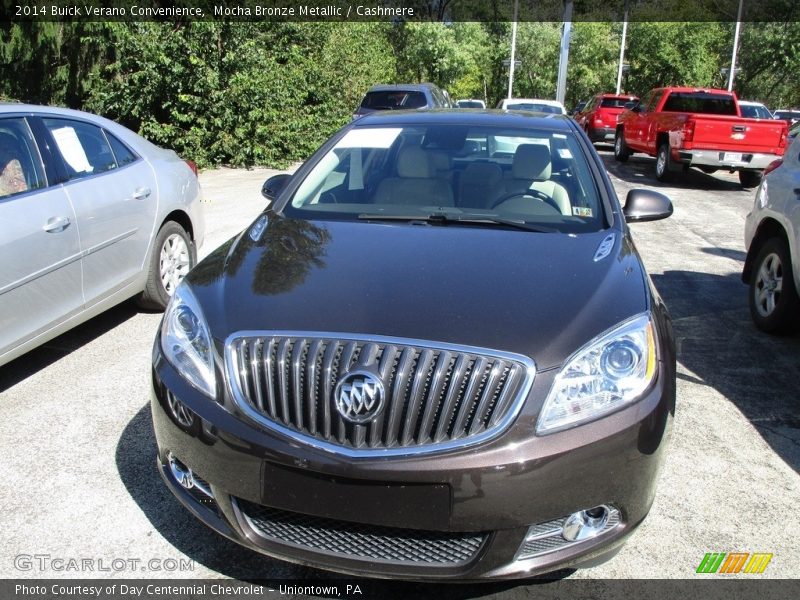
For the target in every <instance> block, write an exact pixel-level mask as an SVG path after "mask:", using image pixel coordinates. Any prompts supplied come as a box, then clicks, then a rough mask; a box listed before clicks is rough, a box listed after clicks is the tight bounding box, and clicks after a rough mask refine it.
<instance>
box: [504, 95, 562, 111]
mask: <svg viewBox="0 0 800 600" xmlns="http://www.w3.org/2000/svg"><path fill="white" fill-rule="evenodd" d="M497 108H500V109H502V110H530V111H534V112H542V113H551V114H556V115H565V114H567V111H566V109H565V108H564V105H563V104H561V102H558V101H556V100H541V99H539V98H504V99H502V100H500V102H498V103H497Z"/></svg>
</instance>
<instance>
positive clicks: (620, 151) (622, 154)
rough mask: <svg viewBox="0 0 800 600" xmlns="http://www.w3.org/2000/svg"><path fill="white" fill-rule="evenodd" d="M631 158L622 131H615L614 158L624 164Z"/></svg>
mask: <svg viewBox="0 0 800 600" xmlns="http://www.w3.org/2000/svg"><path fill="white" fill-rule="evenodd" d="M630 157H631V151H630V149H629V148H628V145H627V144H626V143H625V136H624V134H623V131H622V129H617V135H616V136H614V158H616V159H617V160H618V161H619V162H625V161H626V160H628V159H629V158H630Z"/></svg>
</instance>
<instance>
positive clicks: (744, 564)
mask: <svg viewBox="0 0 800 600" xmlns="http://www.w3.org/2000/svg"><path fill="white" fill-rule="evenodd" d="M771 560H772V554H767V553H765V552H755V553H753V554H750V553H749V552H729V553H727V554H726V553H725V552H709V553H707V554H706V555H705V556H704V557H703V560H701V561H700V565H699V566H698V567H697V573H724V574H728V575H730V574H733V573H756V574H761V573H763V572H764V569H766V568H767V565H768V564H769V561H771Z"/></svg>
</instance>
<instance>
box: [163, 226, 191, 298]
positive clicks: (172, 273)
mask: <svg viewBox="0 0 800 600" xmlns="http://www.w3.org/2000/svg"><path fill="white" fill-rule="evenodd" d="M190 268H191V259H190V255H189V246H188V245H187V244H186V240H184V239H183V237H181V236H180V235H178V234H177V233H173V234H172V235H171V236H169V237H168V238H167V239H166V240H165V241H164V245H163V246H161V254H160V258H159V263H158V272H159V276H160V277H161V285H163V286H164V291H166V292H167V294H168V295H170V296H172V294H173V293H175V288H176V287H178V284H179V283H180V282H181V280H183V278H184V277H186V274H187V273H188V272H189V269H190Z"/></svg>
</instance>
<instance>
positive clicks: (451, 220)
mask: <svg viewBox="0 0 800 600" xmlns="http://www.w3.org/2000/svg"><path fill="white" fill-rule="evenodd" d="M358 218H359V219H362V220H364V221H420V222H423V223H433V224H436V225H450V224H459V223H463V224H465V225H485V226H490V227H493V226H496V225H503V226H505V227H513V228H514V229H521V230H523V231H533V232H536V233H556V232H557V231H558V230H557V229H554V228H552V227H543V226H541V225H531V224H530V223H527V222H525V221H522V220H516V219H506V218H504V217H496V216H494V215H474V214H465V215H449V214H447V213H444V212H436V213H430V214H427V215H384V214H369V213H364V214H360V215H358Z"/></svg>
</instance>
